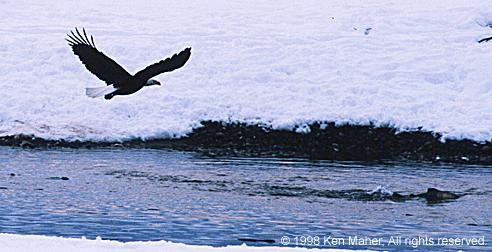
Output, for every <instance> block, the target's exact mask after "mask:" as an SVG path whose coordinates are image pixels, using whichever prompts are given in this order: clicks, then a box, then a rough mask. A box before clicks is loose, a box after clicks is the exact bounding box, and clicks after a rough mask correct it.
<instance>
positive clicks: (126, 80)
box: [66, 28, 191, 100]
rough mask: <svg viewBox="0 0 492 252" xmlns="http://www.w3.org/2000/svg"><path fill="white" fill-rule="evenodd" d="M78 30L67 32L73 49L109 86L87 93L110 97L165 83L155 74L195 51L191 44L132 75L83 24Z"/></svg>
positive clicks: (181, 62)
mask: <svg viewBox="0 0 492 252" xmlns="http://www.w3.org/2000/svg"><path fill="white" fill-rule="evenodd" d="M75 32H76V34H75V33H74V32H73V31H70V33H71V35H70V34H67V35H68V39H66V40H67V41H68V44H69V45H70V46H71V47H72V50H73V53H74V54H75V55H77V56H79V59H80V61H82V63H83V64H84V65H85V67H86V68H87V70H89V72H91V73H92V74H94V75H95V76H97V78H99V79H101V80H103V81H104V82H106V84H107V86H106V87H97V88H86V90H85V91H86V95H87V96H89V97H92V98H96V97H100V96H104V98H105V99H106V100H109V99H111V98H113V96H115V95H129V94H133V93H135V92H137V91H138V90H140V89H141V88H143V87H144V86H152V85H161V83H160V82H158V81H156V80H153V79H151V78H152V77H154V76H156V75H159V74H161V73H165V72H171V71H173V70H175V69H178V68H180V67H182V66H183V65H184V64H185V63H186V61H188V59H189V58H190V55H191V48H190V47H188V48H186V49H184V50H183V51H181V52H180V53H178V54H174V55H173V56H172V57H170V58H167V59H165V60H161V61H159V62H157V63H155V64H152V65H150V66H148V67H146V68H145V69H143V70H141V71H139V72H138V73H136V74H135V75H131V74H130V73H128V72H127V71H126V70H125V69H124V68H123V67H122V66H120V65H119V64H118V63H116V61H114V60H112V59H111V58H109V57H108V56H106V55H104V53H102V52H100V51H99V50H97V48H96V44H95V43H94V38H93V37H92V35H91V36H90V40H89V37H88V36H87V34H86V33H85V29H84V28H82V32H83V35H82V34H81V33H80V32H79V30H78V29H77V28H75Z"/></svg>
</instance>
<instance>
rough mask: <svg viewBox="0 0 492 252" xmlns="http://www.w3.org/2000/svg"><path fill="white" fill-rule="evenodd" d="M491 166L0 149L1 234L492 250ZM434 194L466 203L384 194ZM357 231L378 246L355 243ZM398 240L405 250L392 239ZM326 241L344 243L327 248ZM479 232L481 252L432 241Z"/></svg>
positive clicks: (226, 243)
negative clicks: (378, 242)
mask: <svg viewBox="0 0 492 252" xmlns="http://www.w3.org/2000/svg"><path fill="white" fill-rule="evenodd" d="M491 168H492V167H484V166H461V165H449V164H448V165H431V164H421V163H415V164H413V163H410V164H409V163H386V164H381V163H374V164H367V163H345V162H311V161H308V160H304V159H265V158H258V159H256V158H234V157H229V158H210V157H204V156H201V155H199V154H196V153H184V152H175V151H158V150H86V149H67V150H23V149H16V148H7V147H0V203H1V204H0V233H17V234H42V235H59V236H65V237H80V236H86V237H88V238H95V237H96V236H101V237H102V238H103V239H114V240H120V241H136V240H139V241H141V240H169V241H175V242H183V243H187V244H207V245H214V246H221V245H228V244H242V243H243V241H240V240H239V239H242V238H251V239H258V240H273V241H274V243H273V245H276V246H283V245H282V244H281V243H280V241H281V238H282V237H283V236H287V237H289V239H290V243H289V246H295V245H296V243H297V245H298V246H309V244H311V246H312V247H324V248H352V249H365V248H369V249H385V250H408V249H412V247H411V246H409V245H411V242H412V241H413V242H417V244H416V245H415V244H414V245H415V246H414V247H417V248H418V249H420V250H433V249H434V250H442V249H449V250H457V249H463V250H467V251H468V250H477V251H484V250H492V169H491ZM381 186H382V188H381ZM429 187H434V188H438V189H441V190H447V191H451V192H453V193H456V194H458V195H462V197H460V198H458V199H456V200H449V201H444V202H437V203H430V202H427V201H426V200H425V199H423V198H412V199H408V200H404V201H393V200H391V198H390V197H389V194H390V193H391V192H388V191H392V192H398V193H400V194H404V195H406V194H418V193H422V192H425V191H426V190H427V188H429ZM373 190H375V191H376V192H375V193H372V194H370V193H369V192H370V191H373ZM354 236H358V237H365V236H369V237H372V238H376V239H381V241H382V245H381V246H371V245H353V244H348V243H349V237H351V238H353V237H354ZM391 236H393V237H394V238H396V237H397V236H400V237H402V244H401V245H399V244H396V245H395V244H388V241H389V239H390V238H391ZM329 237H331V238H340V239H343V241H344V242H345V245H334V244H333V243H330V242H328V244H327V243H326V241H327V240H326V238H329ZM419 237H420V238H421V240H420V241H419V240H418V239H419ZM481 237H483V238H484V242H485V245H484V246H478V245H477V246H467V245H464V246H438V245H437V244H436V243H437V242H438V239H441V238H477V239H478V238H481ZM405 238H407V239H408V242H410V243H409V244H408V245H405V244H404V243H405ZM425 238H427V239H428V240H427V245H428V246H426V244H425V242H426V241H424V239H425ZM284 239H285V238H284ZM317 239H320V242H319V243H318V242H316V241H317ZM429 239H431V240H432V241H433V243H434V244H433V245H432V246H431V245H430V244H428V242H429ZM284 241H285V240H284ZM441 241H442V240H441ZM270 242H272V241H270ZM247 243H248V244H250V245H253V246H263V245H272V244H269V243H267V242H247Z"/></svg>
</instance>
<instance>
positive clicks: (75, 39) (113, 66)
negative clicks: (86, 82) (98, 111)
mask: <svg viewBox="0 0 492 252" xmlns="http://www.w3.org/2000/svg"><path fill="white" fill-rule="evenodd" d="M75 31H76V33H77V34H74V33H73V31H71V32H70V33H71V35H70V34H67V35H68V37H69V38H68V39H66V40H67V41H68V44H69V45H70V46H71V47H72V50H73V53H75V55H77V56H79V58H80V61H82V63H83V64H84V65H85V67H86V68H87V70H89V71H90V72H91V73H93V74H94V75H96V76H97V78H99V79H101V80H103V81H105V82H106V84H108V85H110V84H115V83H119V82H120V81H124V80H126V79H128V78H130V77H131V75H130V74H129V73H128V72H127V71H126V70H125V69H123V67H121V66H120V65H119V64H118V63H116V61H114V60H112V59H111V58H109V57H108V56H106V55H104V53H102V52H100V51H98V50H97V48H96V44H94V38H93V37H92V35H91V39H90V40H89V38H88V37H87V34H86V33H85V29H82V32H83V34H84V35H83V36H82V34H81V33H80V32H79V30H78V29H77V28H75Z"/></svg>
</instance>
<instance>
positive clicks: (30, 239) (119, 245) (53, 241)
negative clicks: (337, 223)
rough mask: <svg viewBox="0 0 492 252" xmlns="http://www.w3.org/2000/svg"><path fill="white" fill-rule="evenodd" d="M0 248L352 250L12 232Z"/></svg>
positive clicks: (0, 239) (16, 251)
mask: <svg viewBox="0 0 492 252" xmlns="http://www.w3.org/2000/svg"><path fill="white" fill-rule="evenodd" d="M0 248H1V249H2V251H10V252H24V251H25V252H32V251H37V252H44V251H46V252H58V251H71V252H86V251H90V252H113V251H114V252H116V251H118V252H120V251H121V252H127V251H128V252H130V251H131V252H140V251H142V252H143V251H145V252H153V251H156V252H157V251H158V252H163V251H169V252H171V251H172V252H246V251H253V252H303V251H305V252H323V251H326V252H328V251H329V252H337V251H352V250H342V249H318V248H312V249H308V248H289V247H249V246H246V245H242V246H227V247H211V246H192V245H185V244H181V243H172V242H166V241H156V242H127V243H123V242H117V241H108V240H87V239H83V238H82V239H75V238H61V237H47V236H39V235H12V234H0Z"/></svg>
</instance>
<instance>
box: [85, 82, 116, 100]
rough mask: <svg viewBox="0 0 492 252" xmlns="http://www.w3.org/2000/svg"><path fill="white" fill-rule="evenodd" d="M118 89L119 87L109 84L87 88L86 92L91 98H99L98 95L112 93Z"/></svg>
mask: <svg viewBox="0 0 492 252" xmlns="http://www.w3.org/2000/svg"><path fill="white" fill-rule="evenodd" d="M116 90H118V89H117V88H115V87H114V86H113V85H109V86H106V87H97V88H86V89H85V94H86V95H87V96H89V97H91V98H97V97H101V96H105V95H108V94H111V93H113V92H114V91H116Z"/></svg>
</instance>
